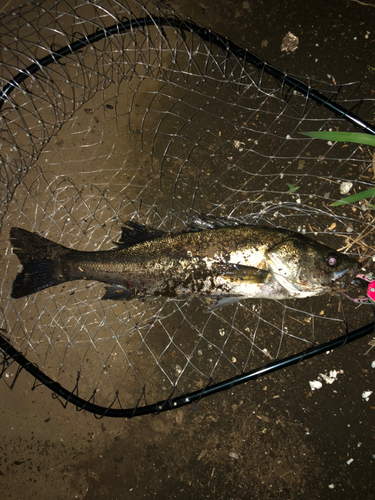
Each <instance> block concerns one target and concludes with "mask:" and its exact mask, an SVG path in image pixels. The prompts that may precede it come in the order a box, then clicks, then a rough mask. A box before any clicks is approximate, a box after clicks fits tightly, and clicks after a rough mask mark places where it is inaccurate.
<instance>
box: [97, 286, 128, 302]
mask: <svg viewBox="0 0 375 500" xmlns="http://www.w3.org/2000/svg"><path fill="white" fill-rule="evenodd" d="M132 298H133V294H132V292H131V290H129V289H128V288H124V287H122V286H119V285H113V286H106V287H105V294H104V295H103V297H102V299H103V300H130V299H132Z"/></svg>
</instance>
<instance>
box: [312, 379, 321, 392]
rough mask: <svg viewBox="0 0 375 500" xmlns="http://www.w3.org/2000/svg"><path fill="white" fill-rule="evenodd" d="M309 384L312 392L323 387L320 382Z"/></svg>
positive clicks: (314, 381)
mask: <svg viewBox="0 0 375 500" xmlns="http://www.w3.org/2000/svg"><path fill="white" fill-rule="evenodd" d="M309 384H310V388H311V390H312V391H315V389H321V388H322V385H323V384H322V383H321V382H319V380H312V381H311V380H310V382H309Z"/></svg>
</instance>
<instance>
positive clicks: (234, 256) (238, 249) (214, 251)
mask: <svg viewBox="0 0 375 500" xmlns="http://www.w3.org/2000/svg"><path fill="white" fill-rule="evenodd" d="M10 241H11V243H12V246H13V251H14V253H15V254H16V255H17V256H18V258H19V260H20V262H21V264H22V265H23V269H22V271H21V272H20V273H18V274H17V276H16V279H15V280H14V283H13V289H12V297H13V298H20V297H24V296H26V295H29V294H32V293H35V292H37V291H39V290H43V289H45V288H48V287H51V286H55V285H58V284H60V283H65V282H68V281H74V280H81V279H84V280H93V281H99V282H102V283H106V284H108V285H110V286H109V287H106V292H105V295H104V296H103V299H112V300H130V299H133V298H142V297H147V296H164V297H172V298H173V297H193V296H195V297H207V298H211V299H213V300H214V302H213V304H212V305H211V307H210V310H214V309H217V308H219V307H222V306H225V305H228V304H231V303H233V302H236V301H239V300H243V299H247V298H266V299H287V298H303V297H311V296H313V295H321V294H324V293H329V292H332V291H335V290H336V289H338V285H337V281H336V280H339V279H340V278H342V277H343V276H344V275H345V274H346V273H348V272H350V274H352V273H354V272H355V270H356V267H357V263H356V262H355V261H354V260H352V259H351V258H349V257H348V256H347V255H344V254H341V253H338V252H336V251H335V250H333V249H331V248H329V247H327V246H326V245H323V244H321V243H319V242H317V241H315V240H312V239H310V238H308V237H307V236H304V235H302V234H300V233H296V232H293V231H289V230H287V229H281V228H270V227H262V226H253V225H246V224H238V223H233V222H232V223H230V222H228V221H227V220H224V219H217V220H216V219H215V220H210V219H207V220H203V219H201V220H198V221H197V222H196V223H195V224H194V225H191V226H189V228H188V229H187V230H185V231H183V232H180V233H168V232H164V231H161V230H159V229H152V228H150V227H148V226H145V225H143V224H139V223H136V222H131V221H130V222H127V223H126V226H125V227H124V228H123V230H122V235H121V238H120V241H119V242H118V243H116V248H114V249H112V250H105V251H93V252H87V251H78V250H73V249H69V248H66V247H64V246H62V245H59V244H58V243H54V242H52V241H50V240H47V239H46V238H43V237H42V236H39V235H38V234H36V233H31V232H29V231H26V230H25V229H21V228H12V229H11V231H10Z"/></svg>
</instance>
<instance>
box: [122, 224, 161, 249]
mask: <svg viewBox="0 0 375 500" xmlns="http://www.w3.org/2000/svg"><path fill="white" fill-rule="evenodd" d="M165 234H166V233H165V232H164V231H161V230H160V229H153V228H151V227H148V226H146V225H144V224H139V223H138V222H133V221H128V222H126V226H125V227H123V228H122V229H121V237H120V240H119V241H117V242H115V245H116V246H117V247H119V248H127V247H131V246H132V245H135V244H136V243H142V242H143V241H149V240H155V239H156V238H161V237H162V236H164V235H165Z"/></svg>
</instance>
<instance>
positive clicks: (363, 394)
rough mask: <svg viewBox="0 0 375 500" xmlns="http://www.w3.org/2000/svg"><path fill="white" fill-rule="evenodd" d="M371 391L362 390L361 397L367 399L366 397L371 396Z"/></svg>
mask: <svg viewBox="0 0 375 500" xmlns="http://www.w3.org/2000/svg"><path fill="white" fill-rule="evenodd" d="M372 393H373V391H363V392H362V397H363V399H365V400H366V401H368V398H369V397H370V396H371V394H372Z"/></svg>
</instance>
